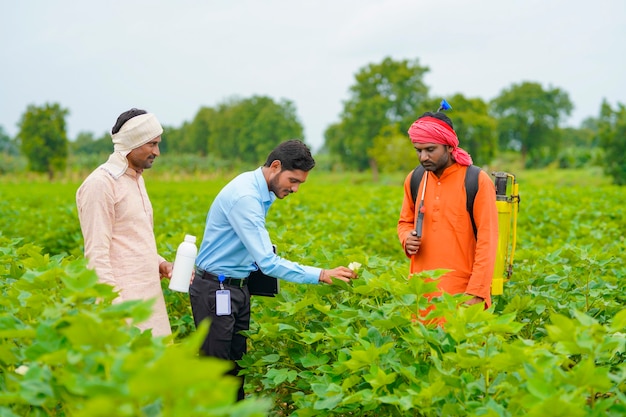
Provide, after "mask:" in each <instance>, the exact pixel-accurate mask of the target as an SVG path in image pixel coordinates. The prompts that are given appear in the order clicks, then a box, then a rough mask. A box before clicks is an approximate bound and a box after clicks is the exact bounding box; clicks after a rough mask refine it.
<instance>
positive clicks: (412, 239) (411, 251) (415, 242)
mask: <svg viewBox="0 0 626 417" xmlns="http://www.w3.org/2000/svg"><path fill="white" fill-rule="evenodd" d="M421 244H422V238H421V237H417V232H416V231H415V230H411V231H410V232H409V233H408V234H407V236H406V241H405V243H404V248H405V250H406V254H407V255H409V256H413V255H415V254H416V253H417V251H418V250H420V245H421Z"/></svg>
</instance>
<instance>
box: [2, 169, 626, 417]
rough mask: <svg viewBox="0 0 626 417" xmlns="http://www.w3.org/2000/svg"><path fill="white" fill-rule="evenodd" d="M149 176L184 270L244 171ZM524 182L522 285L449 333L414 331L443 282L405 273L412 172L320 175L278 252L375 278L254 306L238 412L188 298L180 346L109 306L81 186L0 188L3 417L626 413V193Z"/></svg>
mask: <svg viewBox="0 0 626 417" xmlns="http://www.w3.org/2000/svg"><path fill="white" fill-rule="evenodd" d="M152 174H153V173H152V172H149V173H146V185H147V188H148V193H149V195H150V198H151V201H152V205H153V208H154V219H155V234H156V238H157V245H158V248H159V251H160V253H161V255H163V256H164V257H165V258H166V259H168V260H173V258H174V253H175V250H176V247H177V245H178V244H179V243H180V242H181V241H182V240H183V237H184V235H185V234H192V235H195V236H197V238H198V240H200V239H201V238H202V235H203V231H204V221H205V217H206V213H207V211H208V208H209V206H210V204H211V201H212V200H213V198H214V196H215V195H216V194H217V192H218V191H219V190H220V188H221V187H222V186H223V185H224V184H225V183H226V182H227V181H228V180H229V179H230V178H229V177H228V176H224V177H222V178H211V179H201V178H180V179H175V178H169V177H159V176H158V175H156V173H154V174H155V175H152ZM517 174H518V177H517V179H518V182H519V184H520V195H521V204H520V211H519V219H518V225H517V227H518V233H517V250H516V253H515V263H514V269H513V276H512V280H511V281H510V282H506V283H505V286H504V294H503V295H501V296H496V297H494V304H493V307H492V308H491V309H490V310H488V311H483V310H482V309H481V308H480V306H472V307H467V306H463V305H462V301H463V297H462V296H443V297H441V298H440V299H438V300H437V301H436V302H437V310H436V311H437V314H439V315H442V316H444V317H445V318H446V325H445V327H443V328H442V327H437V326H435V325H428V324H424V323H421V322H419V321H415V319H414V317H415V313H416V312H417V311H418V310H419V309H420V308H423V307H424V305H425V298H424V297H423V294H425V293H428V292H429V291H430V290H431V289H432V286H433V285H434V284H433V283H428V284H426V283H424V281H423V280H422V279H411V280H408V279H407V274H408V259H406V258H405V257H404V254H403V252H402V248H401V246H400V244H399V242H398V238H397V235H396V223H397V218H398V214H399V210H400V205H401V203H402V180H403V179H404V175H397V176H390V177H384V178H382V179H381V181H379V182H376V183H374V182H372V181H371V179H370V178H369V177H368V176H367V175H365V174H350V173H344V174H329V173H323V172H319V173H317V172H312V173H311V175H310V176H309V180H308V181H307V182H306V183H305V184H304V185H302V186H301V188H300V191H299V192H298V193H296V194H293V195H291V196H289V197H288V198H286V199H285V200H278V201H276V203H275V204H274V205H273V207H272V208H271V209H270V212H269V216H268V219H267V223H268V229H269V230H270V235H271V236H272V240H273V243H274V244H276V246H277V248H278V253H279V254H280V255H281V256H283V257H285V258H287V259H290V260H293V261H297V262H300V263H302V264H307V265H314V266H319V267H323V268H331V267H335V266H338V265H348V264H349V263H350V262H359V263H361V264H362V267H361V269H360V273H359V279H358V280H356V281H354V283H353V284H352V285H347V284H343V283H339V282H338V283H337V285H333V286H327V285H310V286H307V285H295V284H291V283H287V282H282V283H281V294H280V295H279V296H277V297H275V298H265V297H258V298H253V307H252V322H251V329H250V331H249V332H248V336H249V348H248V354H247V355H246V356H245V357H244V359H243V360H242V365H243V366H244V373H245V377H246V392H247V394H248V398H247V399H246V400H245V401H243V402H240V403H237V404H235V403H233V398H234V396H233V395H234V394H233V393H234V392H235V390H236V384H235V382H234V381H233V380H232V379H231V378H229V377H227V376H223V373H224V370H225V369H227V368H228V366H229V365H228V364H227V363H223V362H221V361H217V360H214V359H209V358H199V357H197V355H196V352H197V349H198V346H199V343H200V340H201V339H202V337H203V335H204V334H205V332H206V327H202V326H201V327H200V328H198V329H196V328H195V326H194V324H193V320H192V317H191V308H190V306H189V301H188V298H187V295H186V294H181V293H176V292H172V291H169V290H168V289H167V287H166V283H165V282H164V283H163V289H164V293H165V296H166V301H167V305H168V312H169V315H170V321H171V323H172V327H173V331H174V332H175V335H174V337H173V338H172V340H169V341H168V340H158V339H153V338H151V337H150V336H149V335H148V334H141V333H140V332H138V331H137V330H136V329H134V328H132V327H130V328H129V327H128V326H127V323H128V322H133V321H137V320H141V319H142V318H145V315H146V312H147V307H146V305H145V303H139V302H131V303H123V304H111V300H112V298H113V297H114V295H113V294H112V292H111V290H110V288H109V287H105V286H103V285H99V284H97V282H96V278H95V274H93V272H92V271H89V270H87V269H86V268H85V262H84V259H83V256H82V236H81V233H80V227H79V224H78V219H77V216H76V208H75V202H74V193H75V191H76V189H77V187H78V185H79V181H69V182H52V183H50V182H46V181H43V180H38V179H33V180H29V181H25V180H20V179H16V178H0V231H1V234H0V289H1V291H2V297H1V299H0V416H1V417H5V416H49V415H53V416H90V417H91V416H100V415H101V416H111V415H116V416H139V415H140V416H181V415H190V416H191V415H213V416H221V415H223V416H229V415H237V416H257V415H258V416H265V415H272V416H286V415H293V416H463V415H483V416H522V415H523V416H546V415H549V416H568V417H571V416H623V415H626V396H625V395H624V393H625V391H626V364H625V362H624V358H625V357H626V356H625V355H626V333H625V332H626V309H625V308H624V303H625V302H626V294H625V293H624V290H623V289H622V287H621V284H622V283H623V282H624V280H625V279H626V263H625V257H624V251H625V249H626V240H625V237H626V209H625V208H624V201H625V199H624V189H623V188H620V187H617V186H613V185H610V181H609V180H608V179H606V178H604V177H602V175H601V174H599V171H595V170H592V169H589V170H579V171H574V170H572V171H565V170H544V171H528V172H520V173H517ZM440 273H441V272H440V271H429V272H425V273H424V274H423V275H424V276H428V277H435V278H436V277H437V276H438V274H440ZM417 278H419V277H417Z"/></svg>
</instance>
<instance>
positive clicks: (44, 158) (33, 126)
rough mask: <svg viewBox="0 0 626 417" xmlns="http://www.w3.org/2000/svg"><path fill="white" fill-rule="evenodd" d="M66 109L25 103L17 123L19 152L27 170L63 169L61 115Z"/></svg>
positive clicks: (64, 135)
mask: <svg viewBox="0 0 626 417" xmlns="http://www.w3.org/2000/svg"><path fill="white" fill-rule="evenodd" d="M68 114H69V110H67V109H63V108H61V106H60V105H59V104H57V103H53V104H49V103H47V104H45V105H44V106H42V107H37V106H34V105H30V106H28V108H27V109H26V112H25V113H24V114H23V115H22V118H21V120H20V122H19V124H18V126H19V128H20V131H19V133H18V137H19V139H20V141H21V148H22V149H21V150H22V153H23V154H24V155H25V156H26V158H27V159H28V166H29V169H30V170H31V171H35V172H45V173H47V174H48V177H49V178H50V179H52V178H53V177H54V173H55V172H58V171H62V170H64V169H65V166H66V163H67V155H68V140H67V132H66V131H65V117H66V116H67V115H68Z"/></svg>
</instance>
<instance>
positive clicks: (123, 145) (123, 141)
mask: <svg viewBox="0 0 626 417" xmlns="http://www.w3.org/2000/svg"><path fill="white" fill-rule="evenodd" d="M162 133H163V128H162V127H161V124H160V123H159V121H158V120H157V118H156V116H155V115H154V114H152V113H146V114H140V115H139V116H135V117H133V118H132V119H129V120H128V121H127V122H126V123H124V124H123V125H122V127H121V128H120V131H119V132H117V133H115V134H113V135H111V138H112V139H113V150H114V151H115V152H120V153H122V155H124V156H126V155H128V154H129V153H130V151H132V150H133V149H135V148H138V147H140V146H141V145H145V144H146V143H148V142H150V141H151V140H152V139H154V138H156V137H157V136H161V134H162Z"/></svg>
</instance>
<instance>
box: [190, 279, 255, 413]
mask: <svg viewBox="0 0 626 417" xmlns="http://www.w3.org/2000/svg"><path fill="white" fill-rule="evenodd" d="M219 289H220V284H219V282H217V281H213V280H211V279H206V278H204V279H203V278H198V274H197V273H196V278H195V279H194V280H193V283H192V284H191V286H190V287H189V301H190V303H191V311H192V312H193V320H194V322H195V324H196V327H197V326H198V325H199V324H200V323H201V322H202V321H203V320H204V319H206V318H209V319H211V326H210V327H209V333H208V334H207V337H206V338H205V339H204V342H203V343H202V346H201V348H200V354H201V355H205V356H213V357H216V358H220V359H226V360H230V361H233V364H234V369H233V370H232V371H230V372H229V374H231V375H234V376H237V374H238V373H239V371H240V370H241V367H240V366H239V365H237V362H236V361H238V360H240V359H241V358H242V357H243V355H244V354H245V353H246V352H247V345H246V338H245V337H244V336H243V335H242V334H241V333H240V332H241V331H242V330H248V329H249V328H250V292H249V291H248V287H247V286H244V287H241V288H240V287H238V286H235V285H228V284H224V289H225V290H230V303H231V314H230V315H228V316H218V315H216V314H215V292H216V291H217V290H219ZM240 378H241V385H240V387H239V392H238V393H237V401H241V400H243V399H244V396H245V394H244V390H243V385H244V378H243V377H240Z"/></svg>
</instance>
